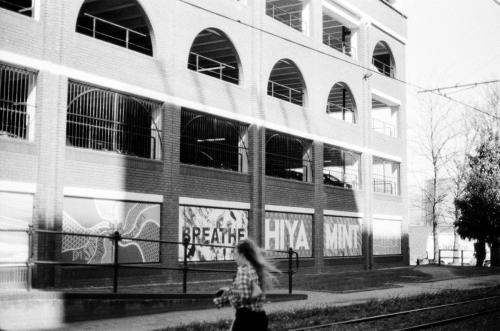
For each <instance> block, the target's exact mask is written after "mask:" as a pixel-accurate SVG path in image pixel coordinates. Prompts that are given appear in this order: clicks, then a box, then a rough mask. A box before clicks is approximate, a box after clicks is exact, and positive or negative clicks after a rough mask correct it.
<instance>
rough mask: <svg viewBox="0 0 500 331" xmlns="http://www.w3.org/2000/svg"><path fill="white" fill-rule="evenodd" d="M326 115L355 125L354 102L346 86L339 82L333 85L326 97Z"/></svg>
mask: <svg viewBox="0 0 500 331" xmlns="http://www.w3.org/2000/svg"><path fill="white" fill-rule="evenodd" d="M326 113H327V114H328V115H329V116H331V117H333V118H336V119H339V120H343V121H346V122H349V123H356V121H357V114H356V102H355V101H354V97H353V95H352V93H351V90H350V89H349V87H348V86H347V84H345V83H342V82H339V83H336V84H335V85H333V87H332V89H331V90H330V94H329V95H328V102H327V104H326Z"/></svg>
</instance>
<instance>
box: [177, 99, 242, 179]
mask: <svg viewBox="0 0 500 331" xmlns="http://www.w3.org/2000/svg"><path fill="white" fill-rule="evenodd" d="M247 130H248V127H247V126H246V125H244V124H241V123H238V122H235V121H230V120H227V119H222V118H218V117H214V116H209V115H205V114H200V113H196V112H193V111H190V110H185V109H183V111H182V115H181V150H180V158H181V163H186V164H194V165H199V166H203V167H210V168H220V169H226V170H232V171H238V172H244V171H246V169H247V163H248V161H247V160H248V149H247V143H246V132H247Z"/></svg>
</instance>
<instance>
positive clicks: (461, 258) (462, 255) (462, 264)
mask: <svg viewBox="0 0 500 331" xmlns="http://www.w3.org/2000/svg"><path fill="white" fill-rule="evenodd" d="M460 265H461V266H462V267H463V266H464V250H463V249H462V250H461V251H460Z"/></svg>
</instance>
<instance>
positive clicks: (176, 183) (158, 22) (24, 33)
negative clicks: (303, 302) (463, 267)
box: [0, 0, 408, 286]
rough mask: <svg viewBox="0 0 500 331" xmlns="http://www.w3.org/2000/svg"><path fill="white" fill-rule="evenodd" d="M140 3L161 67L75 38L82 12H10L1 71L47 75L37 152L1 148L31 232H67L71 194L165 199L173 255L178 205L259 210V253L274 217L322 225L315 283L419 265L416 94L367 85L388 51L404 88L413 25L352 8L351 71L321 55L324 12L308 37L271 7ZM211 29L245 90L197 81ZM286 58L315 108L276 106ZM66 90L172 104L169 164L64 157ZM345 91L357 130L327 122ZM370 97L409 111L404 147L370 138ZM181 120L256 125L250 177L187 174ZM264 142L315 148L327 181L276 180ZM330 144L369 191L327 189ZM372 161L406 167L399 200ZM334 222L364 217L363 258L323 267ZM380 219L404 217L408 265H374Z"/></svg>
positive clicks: (145, 277) (376, 10) (166, 109)
mask: <svg viewBox="0 0 500 331" xmlns="http://www.w3.org/2000/svg"><path fill="white" fill-rule="evenodd" d="M138 2H139V4H140V5H141V6H142V8H143V10H144V12H145V13H146V15H147V17H148V21H149V23H150V25H151V27H152V30H153V31H152V32H153V33H152V35H153V45H154V46H153V49H154V56H152V57H150V56H147V55H144V54H140V53H137V52H133V51H130V50H127V49H125V48H123V47H119V46H115V45H112V44H109V43H106V42H104V41H101V40H96V39H92V38H90V37H87V36H85V35H82V34H78V33H76V32H75V22H76V18H77V15H78V12H79V10H80V7H81V5H82V4H83V0H78V1H62V0H50V1H40V3H41V8H40V9H39V10H40V12H39V15H36V16H39V19H36V18H29V17H25V16H22V15H18V14H16V13H13V12H10V11H7V10H4V9H1V8H0V29H1V30H2V36H1V37H0V61H1V62H3V63H7V64H12V65H15V66H21V67H26V68H30V69H34V70H36V71H37V72H38V74H37V91H36V110H35V112H36V117H35V138H34V140H33V141H19V140H13V139H4V138H2V137H0V184H1V181H4V182H14V183H18V182H27V183H31V184H35V185H36V192H35V195H34V197H35V198H34V206H33V219H32V222H33V225H34V226H35V227H39V228H44V229H52V230H60V229H61V228H62V219H63V210H64V206H63V204H64V191H65V188H67V187H78V188H88V189H95V190H105V191H118V192H132V193H143V194H149V195H156V196H161V197H162V199H163V202H162V205H161V226H160V237H161V239H162V240H167V241H177V240H178V239H179V231H180V229H179V198H180V197H189V198H198V199H210V200H220V201H233V202H244V203H249V204H250V209H249V210H248V219H249V225H248V234H249V235H250V236H251V237H254V238H256V240H257V242H258V243H259V244H261V245H262V244H263V236H264V222H265V213H266V205H275V206H285V207H293V208H308V209H312V210H313V211H314V212H313V213H312V215H313V239H312V244H313V252H314V253H313V254H314V255H313V257H312V258H310V259H305V263H304V264H303V266H305V267H306V269H307V270H313V271H315V272H323V271H328V270H338V269H339V268H343V269H362V268H365V269H368V268H371V267H372V266H377V265H400V264H407V263H408V227H407V216H406V214H407V213H406V209H407V191H406V164H405V162H406V155H405V153H406V152H405V146H406V128H405V124H404V123H405V122H406V115H405V113H406V108H405V86H404V85H403V84H401V83H400V82H398V81H395V80H393V79H391V78H389V77H385V76H383V75H378V74H374V75H372V77H370V78H367V79H364V78H363V76H364V74H365V73H366V71H365V70H364V69H363V68H362V67H370V66H371V56H372V51H373V49H374V47H375V44H376V43H377V42H378V41H380V40H383V41H385V42H386V43H387V44H388V45H389V46H390V48H391V50H392V52H393V54H394V57H395V61H396V63H397V67H398V78H399V79H404V77H405V76H404V75H405V73H404V67H405V41H404V40H399V36H403V38H404V36H405V35H406V23H405V18H404V17H402V16H400V15H399V14H398V13H396V12H394V11H392V10H391V9H390V8H388V7H387V6H386V5H384V4H382V3H380V1H377V0H370V1H365V0H363V1H361V0H360V1H352V4H349V5H348V6H347V7H348V9H349V8H351V6H352V7H354V8H355V9H356V11H357V13H358V14H356V15H359V16H360V19H359V21H360V26H359V30H358V34H359V41H358V47H359V50H358V59H356V60H353V59H351V58H349V57H347V56H345V55H344V54H341V53H338V52H336V51H335V50H332V49H331V48H328V47H326V46H325V45H323V44H322V39H321V38H322V37H321V29H322V27H321V23H320V22H321V5H320V2H317V1H313V2H311V6H312V9H311V13H312V14H311V15H312V16H313V18H312V20H311V22H310V23H311V29H310V31H309V32H308V34H305V33H301V32H299V31H296V30H293V29H291V28H289V27H287V26H286V25H284V24H282V23H280V22H277V21H276V20H274V19H272V18H271V17H269V16H266V15H265V1H264V0H258V1H251V0H248V1H217V2H213V3H212V2H204V1H191V2H192V4H190V2H188V1H180V0H179V1H153V0H141V1H138ZM332 3H337V5H339V6H340V7H342V6H343V5H345V3H346V1H338V2H337V1H335V0H332ZM351 9H352V8H351ZM347 11H349V10H347ZM368 14H369V15H368ZM356 15H354V16H356ZM365 15H366V16H365ZM188 17H189V19H186V18H188ZM380 22H382V23H383V24H380ZM381 25H382V26H381ZM209 27H213V28H217V29H220V30H221V31H223V32H224V33H225V34H226V35H227V36H228V37H229V38H230V40H231V41H232V43H233V44H234V46H235V48H236V50H237V52H238V56H239V58H240V61H241V68H240V72H241V80H240V81H241V82H240V84H239V85H235V84H230V83H226V82H223V81H220V80H217V79H215V78H212V77H209V76H206V75H202V74H200V73H197V72H194V71H191V70H188V69H187V67H186V66H187V59H188V54H189V49H190V46H191V43H192V41H193V40H194V38H195V37H196V35H197V34H198V33H199V32H200V31H202V30H203V29H205V28H209ZM395 34H396V35H397V36H396V37H395ZM283 58H285V59H290V60H292V61H294V62H295V63H296V64H297V66H298V68H299V69H300V71H301V73H302V75H303V77H304V81H305V84H306V87H307V96H306V104H305V106H304V107H300V106H297V105H294V104H290V103H287V102H284V101H282V100H279V99H276V98H272V97H270V96H268V95H267V94H266V90H267V83H268V79H269V74H270V71H271V69H272V67H273V65H274V64H275V63H276V62H277V61H278V60H280V59H283ZM348 62H352V63H353V64H354V65H352V64H349V63H348ZM69 79H71V80H77V81H82V82H87V83H90V84H95V85H98V86H103V87H105V88H109V89H113V90H115V91H119V92H125V93H129V94H132V95H137V96H141V97H147V98H150V99H152V100H157V101H160V102H162V103H163V113H162V130H163V136H162V158H161V159H160V160H148V159H141V158H138V157H133V156H124V155H119V154H114V153H111V152H103V151H93V150H89V149H78V148H74V147H69V146H66V107H67V86H68V80H69ZM336 82H345V83H346V84H347V85H348V86H349V88H350V89H351V91H352V93H353V95H354V98H355V100H356V104H357V109H358V113H359V122H358V123H357V124H356V125H352V124H349V123H345V122H342V121H338V120H336V119H333V118H331V117H328V116H327V115H326V114H325V111H324V109H325V102H326V100H327V96H328V93H329V91H330V89H331V87H332V86H333V85H334V84H335V83H336ZM372 90H377V91H381V92H383V93H385V94H387V95H389V96H391V97H393V98H395V99H398V100H400V102H401V104H400V107H399V131H400V132H399V133H400V134H399V136H398V137H397V138H393V137H387V136H383V135H381V134H379V133H375V132H373V130H371V124H370V123H371V115H370V113H371V91H372ZM182 107H187V108H190V109H193V110H196V111H200V112H204V113H213V114H216V115H217V116H222V117H227V118H235V119H237V120H239V121H241V122H243V123H246V124H248V125H249V130H248V145H249V157H248V172H247V173H237V172H231V171H226V170H219V169H211V168H204V167H199V166H194V165H187V164H181V162H180V143H179V142H180V123H181V115H180V114H181V108H182ZM266 128H271V129H273V130H283V131H285V132H287V133H289V134H293V135H296V136H299V137H304V138H306V139H309V140H311V141H313V143H312V155H313V173H314V174H317V175H316V176H314V178H313V181H312V182H310V183H305V182H296V181H292V180H286V179H279V178H273V177H269V176H265V130H266ZM324 144H328V145H339V146H340V147H345V148H347V147H349V148H352V149H353V150H355V151H357V152H359V153H361V154H362V161H361V165H362V166H361V188H360V189H357V190H353V189H346V188H338V187H329V186H327V185H323V180H322V178H321V175H319V174H321V173H322V167H323V145H324ZM373 155H379V156H382V157H387V156H389V157H392V158H394V159H395V160H397V161H398V162H400V164H401V171H400V187H401V193H400V195H398V196H387V195H381V194H374V193H373V192H372V190H371V185H370V183H371V171H372V168H371V161H372V157H373ZM0 191H2V186H0ZM324 210H330V211H339V212H344V213H352V214H356V215H358V214H359V215H360V216H359V217H361V218H362V224H363V256H360V257H350V258H346V257H343V258H334V257H329V258H326V257H323V236H324V234H323V214H324V213H323V211H324ZM284 211H285V212H286V210H284ZM375 214H378V215H391V216H398V217H400V219H401V220H402V222H401V223H402V246H401V247H402V252H401V254H397V255H395V256H384V257H373V255H372V249H371V244H372V238H371V236H372V230H371V229H372V222H375V220H374V219H373V217H372V215H375ZM34 247H35V257H36V258H38V259H54V258H57V256H58V253H56V251H57V250H58V247H59V244H58V243H57V241H56V240H41V241H40V242H36V243H35V246H34ZM177 250H178V247H175V246H174V245H164V246H162V248H161V253H160V256H161V263H160V265H162V266H167V267H177V266H178V265H179V263H178V251H177ZM202 265H204V266H206V265H207V263H202ZM218 266H222V267H223V268H227V267H230V266H231V264H228V263H223V264H214V263H211V264H209V265H208V267H215V268H216V267H218ZM37 270H39V271H40V272H38V273H37V276H36V277H37V278H36V279H37V280H38V281H39V284H48V285H61V286H64V285H68V284H69V283H71V282H70V281H68V279H73V278H79V279H80V280H81V281H83V282H85V279H86V282H87V283H92V279H93V278H103V277H106V272H108V271H109V270H108V271H106V270H100V271H98V272H94V271H91V270H90V269H89V270H87V271H83V272H81V271H75V270H73V269H72V268H69V267H63V268H56V269H52V268H48V269H47V268H43V269H42V268H41V267H39V268H37ZM47 270H49V271H50V272H46V271H47ZM123 275H124V276H126V275H129V277H128V278H127V277H125V278H126V279H127V280H125V281H124V283H133V282H134V277H135V278H136V277H137V276H138V275H140V276H141V280H140V281H141V282H145V283H157V282H162V281H165V280H168V281H179V280H180V278H179V277H180V273H178V272H175V271H172V272H167V271H164V272H160V271H142V272H141V271H137V270H127V271H124V272H123ZM193 277H194V278H195V279H203V277H205V278H210V277H214V276H204V275H193Z"/></svg>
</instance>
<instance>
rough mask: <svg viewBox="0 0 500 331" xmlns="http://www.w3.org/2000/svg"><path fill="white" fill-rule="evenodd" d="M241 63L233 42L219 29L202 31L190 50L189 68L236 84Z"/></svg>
mask: <svg viewBox="0 0 500 331" xmlns="http://www.w3.org/2000/svg"><path fill="white" fill-rule="evenodd" d="M239 63H240V61H239V59H238V54H237V53H236V50H235V48H234V46H233V43H231V41H230V40H229V38H228V37H227V36H226V35H225V34H224V32H222V31H220V30H217V29H205V30H203V31H201V32H200V33H199V34H198V35H197V36H196V38H195V39H194V41H193V45H192V46H191V50H190V51H189V59H188V69H191V70H194V71H197V72H200V73H203V74H205V75H208V76H212V77H215V78H218V79H220V80H224V81H226V82H230V83H234V84H238V83H239V79H240V70H239Z"/></svg>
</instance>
